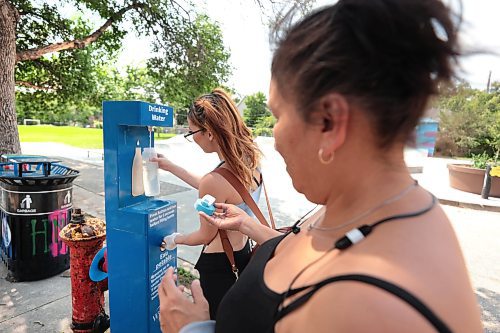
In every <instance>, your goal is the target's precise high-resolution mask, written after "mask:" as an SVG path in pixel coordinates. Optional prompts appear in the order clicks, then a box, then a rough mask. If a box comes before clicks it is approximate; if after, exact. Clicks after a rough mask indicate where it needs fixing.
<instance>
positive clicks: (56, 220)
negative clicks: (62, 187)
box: [49, 192, 69, 257]
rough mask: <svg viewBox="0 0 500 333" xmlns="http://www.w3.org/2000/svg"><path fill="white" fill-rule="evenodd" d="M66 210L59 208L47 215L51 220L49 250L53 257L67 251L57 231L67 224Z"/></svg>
mask: <svg viewBox="0 0 500 333" xmlns="http://www.w3.org/2000/svg"><path fill="white" fill-rule="evenodd" d="M68 195H69V192H68ZM68 212H69V210H59V211H56V212H54V213H52V214H50V215H49V221H52V244H51V245H50V252H51V253H52V256H53V257H57V256H59V255H62V254H66V253H68V246H67V245H66V244H65V243H64V242H63V241H62V240H61V239H60V238H59V232H60V231H61V230H62V228H64V227H65V226H66V225H67V224H68V223H67V222H68Z"/></svg>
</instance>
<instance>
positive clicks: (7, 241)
mask: <svg viewBox="0 0 500 333" xmlns="http://www.w3.org/2000/svg"><path fill="white" fill-rule="evenodd" d="M0 219H1V220H2V241H1V242H0V250H1V251H0V256H1V257H2V259H4V260H5V259H6V258H11V257H12V233H11V231H10V228H9V222H8V221H7V214H6V213H5V212H4V211H3V210H1V209H0Z"/></svg>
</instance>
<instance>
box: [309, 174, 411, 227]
mask: <svg viewBox="0 0 500 333" xmlns="http://www.w3.org/2000/svg"><path fill="white" fill-rule="evenodd" d="M417 186H418V182H417V181H415V182H414V183H412V184H411V185H410V186H408V187H406V188H404V189H403V190H402V191H401V192H399V193H398V194H396V195H394V196H392V197H390V198H389V199H386V200H384V201H382V202H381V203H380V204H378V205H377V206H375V207H372V208H370V209H368V210H367V211H365V212H363V213H361V215H358V216H355V217H353V218H352V219H350V220H349V221H347V222H345V223H342V224H341V225H337V226H334V227H319V226H316V223H318V222H320V221H322V220H323V219H318V220H316V221H314V222H313V223H311V224H309V226H308V227H307V230H309V231H310V230H313V229H314V230H318V231H333V230H339V229H342V228H343V227H346V226H348V225H351V224H353V223H355V222H357V221H359V220H361V219H362V218H364V217H366V216H368V215H370V214H371V213H373V212H375V211H377V210H379V209H380V208H382V207H384V206H387V205H389V204H391V203H393V202H395V201H398V200H399V199H401V198H402V197H404V196H405V195H406V194H408V192H410V191H411V190H413V189H414V188H416V187H417Z"/></svg>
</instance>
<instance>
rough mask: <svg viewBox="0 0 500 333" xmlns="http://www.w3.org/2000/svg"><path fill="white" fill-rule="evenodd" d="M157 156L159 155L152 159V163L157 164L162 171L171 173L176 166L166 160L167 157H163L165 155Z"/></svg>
mask: <svg viewBox="0 0 500 333" xmlns="http://www.w3.org/2000/svg"><path fill="white" fill-rule="evenodd" d="M157 155H158V157H153V158H151V162H157V163H158V166H159V167H160V169H163V170H165V171H170V172H171V171H172V167H173V166H174V165H175V164H174V163H173V162H171V161H170V160H169V159H168V158H166V157H165V155H163V154H157Z"/></svg>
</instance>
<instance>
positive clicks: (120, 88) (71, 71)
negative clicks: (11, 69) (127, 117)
mask: <svg viewBox="0 0 500 333" xmlns="http://www.w3.org/2000/svg"><path fill="white" fill-rule="evenodd" d="M11 2H12V3H13V5H14V6H15V7H16V8H17V9H18V11H19V13H20V15H21V18H20V21H19V24H18V26H17V36H18V38H17V40H16V47H17V52H18V54H20V53H22V52H24V53H26V51H31V50H36V49H40V48H43V47H46V46H47V45H50V44H54V43H67V42H70V41H74V40H76V41H83V40H85V38H87V37H89V36H92V35H96V36H97V37H98V38H97V39H96V40H95V41H93V42H91V43H90V44H88V45H87V44H84V43H82V42H78V43H75V46H71V47H70V48H69V49H66V50H63V51H59V52H53V53H45V54H41V55H40V56H37V57H36V58H35V59H34V60H25V61H19V62H18V63H17V65H16V72H15V73H16V81H17V88H16V100H17V102H16V105H17V108H18V115H19V120H21V121H22V119H23V118H37V119H41V120H42V121H43V122H63V123H66V122H69V121H76V122H81V123H86V122H87V121H88V119H89V118H94V117H97V118H99V117H100V109H101V103H102V101H103V100H110V99H116V100H123V99H140V100H145V101H150V102H159V103H165V104H170V105H172V106H174V107H178V108H181V109H183V108H184V109H185V108H186V107H187V106H188V105H189V103H190V102H191V101H192V100H193V99H194V98H196V97H197V96H198V95H200V94H202V93H206V92H207V91H210V90H212V89H213V88H215V87H217V86H220V85H222V83H223V82H225V81H226V80H227V78H228V76H229V74H230V72H231V68H230V67H229V65H228V61H229V52H228V51H227V50H226V48H225V46H224V44H223V38H222V32H221V30H220V28H219V26H218V25H217V24H215V23H214V22H212V21H211V20H210V19H209V18H208V17H207V16H206V15H198V14H197V13H196V12H195V10H194V8H193V7H191V6H190V5H182V6H184V7H182V6H181V5H179V4H178V3H177V2H175V1H172V2H170V1H164V0H144V1H136V0H125V1H122V0H116V1H114V0H106V1H102V0H99V1H96V0H58V1H57V0H56V1H50V2H48V3H45V2H40V1H35V0H12V1H11ZM75 9H76V10H75ZM68 13H70V14H68ZM108 23H110V25H109V26H107V24H108ZM130 28H132V29H134V30H135V33H137V34H138V35H139V36H149V38H150V39H151V43H152V44H151V50H152V51H153V57H152V58H151V59H149V60H148V61H147V66H146V67H142V68H126V69H124V70H121V71H119V69H117V68H116V67H114V64H115V63H116V60H117V55H118V52H119V51H120V49H121V47H122V42H123V38H124V36H125V35H126V33H127V31H126V30H127V29H130Z"/></svg>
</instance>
